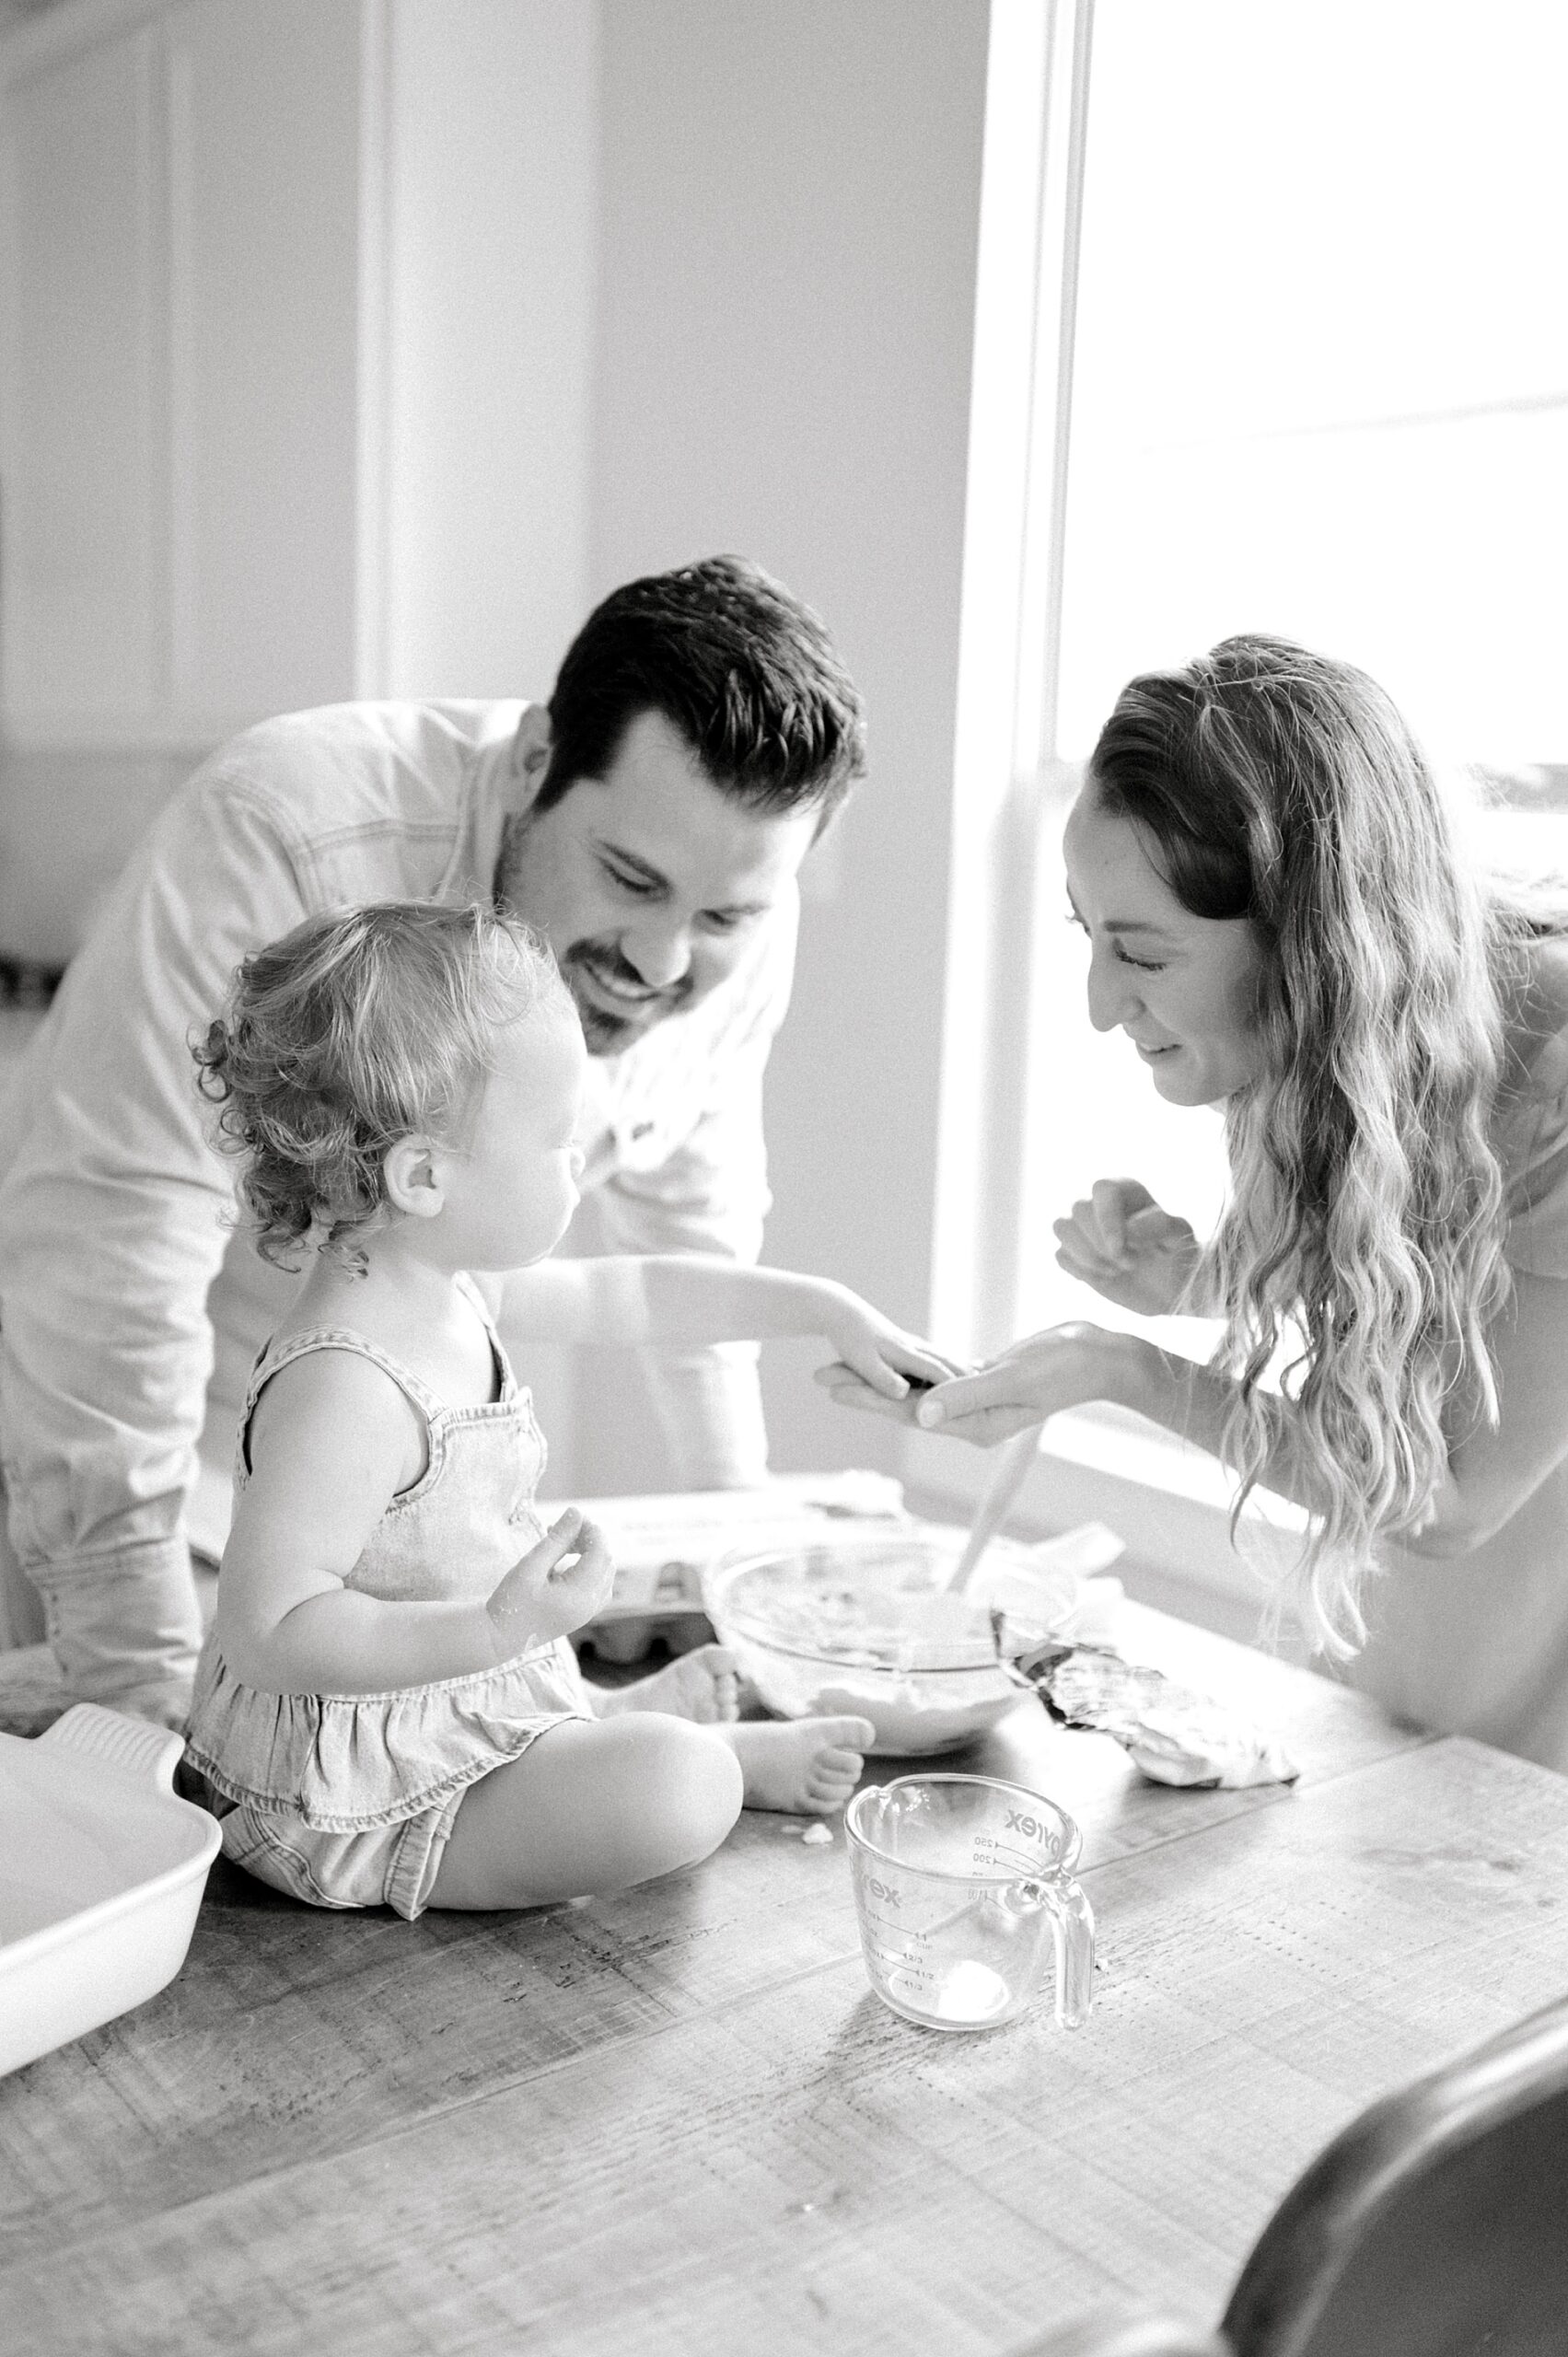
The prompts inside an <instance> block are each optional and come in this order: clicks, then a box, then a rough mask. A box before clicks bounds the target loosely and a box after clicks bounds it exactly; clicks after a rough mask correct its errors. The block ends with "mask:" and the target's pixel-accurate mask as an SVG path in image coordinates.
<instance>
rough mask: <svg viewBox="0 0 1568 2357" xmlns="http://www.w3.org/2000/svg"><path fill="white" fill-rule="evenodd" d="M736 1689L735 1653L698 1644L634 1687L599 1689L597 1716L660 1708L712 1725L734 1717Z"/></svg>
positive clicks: (669, 1712) (671, 1714) (736, 1704)
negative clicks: (599, 1697) (693, 1649)
mask: <svg viewBox="0 0 1568 2357" xmlns="http://www.w3.org/2000/svg"><path fill="white" fill-rule="evenodd" d="M738 1689H739V1678H738V1670H737V1667H736V1660H735V1655H733V1654H732V1653H730V1652H728V1651H727V1650H726V1648H725V1647H724V1646H723V1645H699V1646H698V1647H697V1648H696V1650H695V1651H694V1652H692V1653H689V1654H680V1655H678V1656H677V1657H676V1659H675V1660H674V1661H672V1662H670V1663H668V1665H667V1666H666V1667H665V1668H663V1669H656V1670H655V1672H654V1674H653V1676H652V1677H651V1678H639V1679H638V1680H637V1683H636V1684H635V1685H634V1686H620V1687H609V1688H605V1689H600V1694H601V1696H602V1699H598V1698H597V1697H596V1700H597V1701H598V1714H599V1717H600V1718H601V1719H608V1718H610V1717H612V1716H613V1715H614V1713H616V1712H617V1711H665V1712H668V1714H669V1716H670V1717H671V1718H672V1719H695V1720H696V1721H697V1722H698V1724H700V1725H703V1726H713V1725H714V1724H717V1723H718V1722H719V1721H721V1720H724V1719H733V1718H734V1716H735V1714H736V1713H737V1712H738V1709H739V1707H740V1696H739V1690H738Z"/></svg>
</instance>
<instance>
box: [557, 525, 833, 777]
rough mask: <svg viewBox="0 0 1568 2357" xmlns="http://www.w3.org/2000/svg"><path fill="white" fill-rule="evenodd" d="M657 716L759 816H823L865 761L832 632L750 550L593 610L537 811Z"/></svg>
mask: <svg viewBox="0 0 1568 2357" xmlns="http://www.w3.org/2000/svg"><path fill="white" fill-rule="evenodd" d="M649 711H652V712H657V713H661V714H663V715H664V717H665V719H666V720H668V722H669V723H670V725H671V726H672V727H674V728H677V729H679V732H680V734H681V736H682V737H684V738H685V739H686V741H687V743H688V744H689V745H690V746H691V749H692V751H693V752H694V753H695V755H696V757H697V760H698V761H699V762H700V763H701V764H702V767H703V771H704V772H705V773H706V774H707V776H708V777H710V778H711V779H712V780H713V783H714V784H715V785H716V786H717V787H719V789H720V790H721V792H723V793H725V794H727V795H731V796H732V797H733V799H734V800H736V801H737V802H740V803H743V804H744V805H745V806H746V807H748V808H749V809H753V810H758V811H769V812H778V811H785V810H797V809H803V808H806V809H808V808H811V807H818V808H819V809H820V811H821V814H822V817H823V819H826V818H827V816H828V814H829V812H830V811H831V810H832V809H834V808H835V807H837V805H838V804H839V803H840V802H841V801H842V799H843V796H844V795H845V794H847V792H848V791H849V788H850V786H851V785H852V784H853V783H854V780H855V779H856V778H857V777H858V776H859V775H860V774H861V772H862V771H863V769H864V768H865V725H864V721H863V718H862V713H861V702H860V697H859V695H858V694H857V693H856V691H855V688H854V682H853V680H852V679H850V677H849V674H848V673H847V672H846V671H845V669H844V668H843V666H842V663H841V662H840V661H839V658H838V656H837V655H836V654H835V652H834V650H833V644H832V641H831V640H830V637H829V636H828V633H827V632H826V630H824V628H823V626H822V624H821V623H820V621H819V620H818V619H817V616H816V615H815V614H814V613H812V612H811V610H810V609H809V608H808V607H807V606H803V605H802V604H801V603H800V602H799V600H798V599H797V598H792V597H791V595H790V593H789V591H788V590H787V589H785V588H784V586H783V585H782V583H780V582H777V581H774V580H772V578H771V577H770V576H769V575H767V574H765V573H764V572H763V571H762V570H761V567H760V566H759V565H755V564H751V563H749V562H748V561H747V560H746V559H745V558H744V557H737V556H713V557H708V558H705V559H704V560H703V563H700V564H686V565H681V566H680V567H679V569H678V570H677V571H676V572H673V573H653V574H648V575H645V578H644V579H642V580H640V581H630V582H628V583H626V585H625V586H624V587H622V588H620V589H616V590H613V591H612V592H611V593H610V596H609V597H608V598H605V600H604V602H603V604H602V605H599V606H596V608H595V609H594V610H593V612H592V613H591V614H590V615H589V616H588V619H587V621H586V622H585V623H584V624H583V627H582V629H581V630H580V631H579V632H578V633H577V635H576V637H575V639H574V640H573V642H572V644H571V645H570V647H569V648H568V649H567V652H566V657H565V660H564V661H563V664H562V666H561V670H560V674H559V676H558V678H557V679H556V682H555V690H554V693H553V694H552V697H551V699H550V723H551V735H552V744H551V753H550V766H549V768H548V769H547V770H546V772H545V775H544V782H543V784H541V786H540V791H539V795H538V797H537V799H536V800H535V802H534V806H533V807H534V811H535V813H536V814H537V813H539V812H541V811H545V810H548V809H549V808H550V807H551V806H552V803H556V802H559V801H560V800H561V799H562V797H563V795H565V794H566V793H567V792H568V791H569V790H570V788H571V787H572V786H574V785H575V784H576V783H577V781H578V779H579V778H602V777H603V776H604V774H605V772H607V770H608V769H609V768H610V764H611V762H612V761H614V759H615V757H616V754H617V753H618V752H619V750H620V749H621V738H622V737H624V735H625V733H626V730H627V728H628V726H630V724H631V723H632V722H633V720H635V719H636V718H637V717H638V716H639V714H642V713H645V712H649Z"/></svg>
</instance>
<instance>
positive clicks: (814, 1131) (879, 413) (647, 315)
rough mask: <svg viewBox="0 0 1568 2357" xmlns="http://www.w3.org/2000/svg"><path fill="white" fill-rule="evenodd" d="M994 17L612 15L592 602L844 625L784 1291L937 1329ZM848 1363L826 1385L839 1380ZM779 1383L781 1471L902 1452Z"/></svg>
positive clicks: (694, 10)
mask: <svg viewBox="0 0 1568 2357" xmlns="http://www.w3.org/2000/svg"><path fill="white" fill-rule="evenodd" d="M987 17H988V11H987V9H986V7H985V6H983V5H981V0H789V5H787V6H778V5H777V4H776V0H636V5H624V0H610V4H609V5H607V6H606V7H605V9H604V14H603V33H602V40H603V52H602V77H603V78H602V106H601V117H600V135H601V156H602V183H601V204H602V215H601V218H602V232H601V243H600V259H599V311H598V366H597V370H596V389H597V406H596V434H595V467H594V473H595V493H594V529H593V540H592V573H593V581H592V585H591V586H592V587H593V589H594V590H595V591H596V592H598V593H602V591H603V590H604V589H606V588H608V587H609V586H611V585H612V584H613V583H615V582H616V581H619V580H622V579H626V578H629V577H630V576H632V575H634V574H636V573H639V572H644V571H647V570H649V569H652V568H655V567H657V566H662V565H666V564H669V563H678V562H679V561H680V560H682V559H684V558H688V557H691V556H695V555H700V554H703V553H706V552H712V551H714V550H718V549H738V550H742V551H745V552H748V553H749V554H750V555H753V556H755V557H756V558H758V559H759V561H760V562H761V563H764V564H765V565H767V566H768V567H769V568H770V569H771V570H772V571H773V572H775V573H777V574H778V575H781V576H782V578H783V579H784V580H785V581H786V582H787V583H788V584H789V585H790V586H791V587H792V588H793V589H795V590H796V592H797V593H798V594H800V595H801V596H802V597H804V598H807V599H808V600H809V601H810V602H811V603H812V604H813V605H815V606H816V607H817V608H818V609H819V611H820V612H821V613H822V614H823V616H824V617H825V618H826V620H827V621H828V622H829V624H830V628H831V629H832V631H833V633H834V634H835V636H836V638H837V640H838V642H839V644H840V646H841V648H842V652H843V654H844V656H845V657H846V659H847V661H848V663H849V665H850V668H852V670H853V671H854V676H855V678H856V679H857V680H858V681H859V683H860V686H861V688H862V690H863V691H864V692H865V699H866V703H867V707H868V711H869V716H870V749H871V771H870V775H869V776H868V778H867V779H866V781H865V784H863V785H862V787H861V788H860V789H859V791H858V794H857V795H856V798H855V800H854V803H853V804H852V806H851V807H850V810H849V812H848V813H847V815H846V817H845V819H844V820H843V821H842V830H841V832H840V833H839V835H838V837H837V839H836V840H835V839H833V838H830V841H829V842H828V843H827V844H826V845H824V846H823V849H822V851H821V852H820V853H819V854H818V874H817V877H816V880H815V884H814V885H813V884H811V882H810V877H809V870H808V893H807V908H806V914H805V924H804V930H803V935H802V942H801V957H800V966H799V975H798V981H797V984H796V999H795V1004H794V1008H793V1011H792V1013H791V1016H790V1018H789V1022H788V1024H787V1026H786V1027H785V1029H784V1034H783V1035H782V1037H781V1039H780V1040H779V1043H778V1046H777V1047H776V1049H775V1051H774V1054H773V1060H772V1071H771V1074H770V1079H769V1087H768V1133H769V1142H770V1149H771V1157H772V1177H773V1188H774V1195H775V1208H774V1211H773V1213H772V1219H771V1220H770V1222H769V1227H768V1238H767V1250H768V1253H769V1256H770V1257H771V1258H772V1259H774V1260H780V1261H783V1262H785V1263H794V1264H796V1265H799V1266H802V1267H806V1268H814V1269H820V1270H823V1271H829V1272H830V1273H832V1274H835V1275H837V1276H840V1277H842V1278H843V1279H845V1280H846V1281H847V1282H849V1283H852V1284H854V1285H856V1286H858V1287H859V1288H861V1289H862V1290H863V1291H865V1292H866V1293H867V1294H869V1295H872V1296H873V1297H875V1298H876V1299H877V1301H878V1302H879V1303H881V1304H882V1305H883V1306H886V1307H887V1308H888V1309H889V1311H890V1312H892V1313H894V1314H895V1315H898V1316H900V1317H901V1318H906V1319H907V1320H909V1321H910V1322H911V1323H912V1324H920V1323H922V1322H923V1319H924V1318H925V1316H926V1314H927V1307H928V1292H929V1280H930V1240H931V1213H932V1198H933V1185H934V1151H935V1147H934V1140H935V1087H936V1063H937V1040H938V1037H939V1030H940V1010H941V994H942V986H943V962H944V930H945V915H946V908H947V858H948V823H949V800H950V794H951V783H952V761H953V731H954V701H955V686H956V662H957V648H958V586H959V564H960V558H961V553H962V525H963V514H962V509H963V492H964V480H965V468H966V459H967V447H966V446H967V432H968V420H969V387H970V340H971V333H972V320H973V306H974V269H975V240H976V231H977V223H978V211H979V196H980V166H981V121H982V110H983V96H984V91H983V79H984V64H985V50H986V36H987ZM816 1355H820V1353H816ZM812 1362H813V1351H812V1350H811V1349H810V1348H807V1347H804V1346H802V1347H801V1348H798V1349H797V1348H796V1347H795V1346H790V1347H788V1348H784V1347H779V1348H777V1349H776V1350H775V1351H772V1352H770V1353H769V1359H768V1364H767V1368H766V1376H767V1387H768V1419H769V1427H770V1431H771V1434H772V1441H773V1460H774V1463H775V1465H776V1466H777V1467H778V1468H779V1469H783V1470H788V1469H798V1468H807V1467H813V1466H818V1465H824V1464H829V1463H833V1462H839V1463H843V1462H860V1463H889V1464H890V1463H891V1462H892V1457H891V1454H890V1449H889V1444H890V1441H891V1430H890V1428H889V1427H885V1426H883V1425H881V1424H879V1423H877V1422H873V1421H872V1420H871V1419H869V1418H857V1419H854V1421H853V1422H851V1421H850V1420H847V1419H845V1418H844V1417H843V1416H842V1415H841V1414H840V1413H839V1412H838V1411H834V1410H833V1409H831V1407H830V1406H829V1405H828V1404H827V1403H826V1402H825V1401H823V1400H822V1399H821V1397H820V1395H819V1394H817V1393H815V1392H813V1391H812V1390H811V1388H810V1387H809V1385H808V1384H807V1383H806V1382H805V1381H804V1379H803V1378H804V1374H805V1370H807V1368H808V1367H809V1366H810V1364H812Z"/></svg>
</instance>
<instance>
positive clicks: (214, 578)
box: [167, 0, 360, 716]
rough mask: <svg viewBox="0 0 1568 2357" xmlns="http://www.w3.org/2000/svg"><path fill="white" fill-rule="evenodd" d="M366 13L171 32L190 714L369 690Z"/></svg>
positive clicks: (177, 555)
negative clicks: (362, 531)
mask: <svg viewBox="0 0 1568 2357" xmlns="http://www.w3.org/2000/svg"><path fill="white" fill-rule="evenodd" d="M359 16H360V12H359V9H358V6H356V5H355V0H267V5H266V6H265V7H257V6H252V5H250V0H241V5H236V0H196V5H194V6H190V7H188V8H184V9H181V10H180V11H179V12H178V13H177V14H175V15H173V16H171V17H169V18H168V21H167V38H168V67H169V132H170V183H171V212H170V218H171V230H172V238H171V273H170V277H171V291H172V306H171V317H172V347H173V375H172V386H173V400H174V416H173V424H174V435H173V449H174V499H173V524H174V601H173V630H174V675H175V693H176V698H177V700H178V702H179V704H180V706H181V707H182V708H183V709H185V710H187V711H190V712H192V713H213V714H224V715H229V716H239V715H243V714H258V713H262V712H275V711H283V710H286V709H290V708H293V707H297V706H299V705H302V704H308V703H317V702H331V701H334V700H335V699H337V698H340V697H343V696H348V695H352V693H353V692H354V586H355V585H354V559H355V540H354V531H355V401H356V394H357V350H356V336H357V317H358V300H357V298H358V285H357V276H356V272H357V250H358V208H359V140H358V136H357V130H358V122H359V106H360V87H359V72H360V67H359V38H360V35H359Z"/></svg>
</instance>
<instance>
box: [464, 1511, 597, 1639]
mask: <svg viewBox="0 0 1568 2357" xmlns="http://www.w3.org/2000/svg"><path fill="white" fill-rule="evenodd" d="M614 1581H615V1564H614V1562H613V1560H612V1558H611V1556H610V1549H609V1548H608V1547H607V1546H606V1544H605V1540H604V1534H603V1532H602V1531H601V1530H600V1529H599V1527H598V1524H597V1523H592V1522H589V1521H587V1520H586V1518H585V1517H584V1516H583V1515H580V1514H579V1513H578V1511H577V1509H576V1507H575V1506H570V1507H568V1509H567V1511H566V1512H565V1513H564V1514H563V1515H562V1516H561V1518H560V1520H559V1521H558V1522H555V1523H553V1524H552V1526H551V1527H550V1529H549V1530H548V1531H547V1533H546V1534H545V1536H544V1537H543V1538H541V1539H540V1542H539V1545H538V1546H537V1547H530V1548H529V1550H528V1553H527V1554H526V1555H524V1556H522V1557H521V1558H520V1559H519V1560H518V1562H515V1563H514V1564H513V1566H512V1568H511V1570H510V1571H509V1572H508V1573H506V1576H505V1579H504V1580H503V1581H502V1582H501V1584H500V1585H499V1587H497V1588H496V1589H495V1590H494V1593H493V1594H492V1596H491V1597H490V1600H489V1603H488V1604H487V1605H486V1607H485V1609H486V1611H487V1612H488V1613H489V1615H490V1620H491V1625H492V1627H493V1628H494V1631H495V1636H496V1643H497V1645H498V1646H499V1647H500V1648H501V1650H500V1651H499V1652H498V1654H497V1655H496V1658H497V1659H498V1660H501V1661H508V1660H510V1659H511V1657H512V1655H514V1654H520V1653H522V1652H523V1651H524V1649H525V1648H526V1647H527V1646H528V1645H530V1644H537V1643H542V1642H543V1641H544V1640H545V1639H546V1638H549V1637H565V1636H569V1635H570V1634H571V1632H572V1631H573V1630H574V1629H580V1628H581V1627H582V1625H583V1623H584V1621H585V1620H592V1619H593V1617H594V1614H595V1613H596V1612H597V1611H598V1608H599V1607H600V1606H601V1605H602V1604H604V1603H606V1602H608V1600H609V1596H610V1588H611V1587H612V1585H614Z"/></svg>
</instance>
